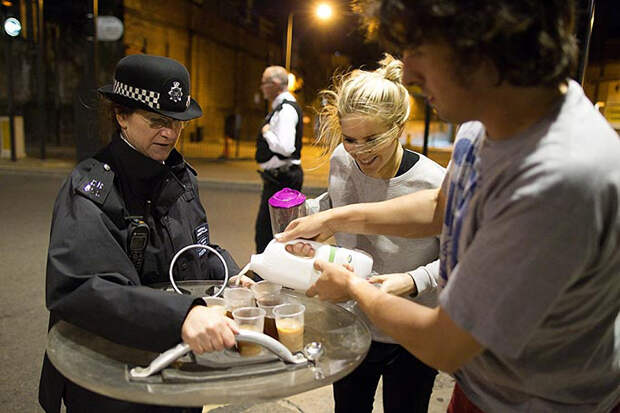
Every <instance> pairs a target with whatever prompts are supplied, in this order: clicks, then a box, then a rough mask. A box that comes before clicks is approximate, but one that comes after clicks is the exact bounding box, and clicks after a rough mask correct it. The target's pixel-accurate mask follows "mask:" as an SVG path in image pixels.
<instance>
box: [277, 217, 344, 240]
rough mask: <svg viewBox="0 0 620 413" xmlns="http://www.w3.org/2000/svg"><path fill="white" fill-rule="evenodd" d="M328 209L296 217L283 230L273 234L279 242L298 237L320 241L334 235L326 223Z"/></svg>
mask: <svg viewBox="0 0 620 413" xmlns="http://www.w3.org/2000/svg"><path fill="white" fill-rule="evenodd" d="M329 212H330V211H324V212H319V213H317V214H312V215H309V216H307V217H303V218H297V219H296V220H294V221H292V222H291V223H290V224H288V226H287V227H286V229H285V230H284V232H281V233H280V234H275V235H274V237H275V239H276V240H278V241H280V242H287V241H291V240H294V239H298V238H303V239H312V240H314V241H318V242H322V241H325V240H326V239H328V238H329V237H331V236H332V235H334V233H333V231H332V230H331V229H330V228H329V226H328V225H327V217H328V216H329Z"/></svg>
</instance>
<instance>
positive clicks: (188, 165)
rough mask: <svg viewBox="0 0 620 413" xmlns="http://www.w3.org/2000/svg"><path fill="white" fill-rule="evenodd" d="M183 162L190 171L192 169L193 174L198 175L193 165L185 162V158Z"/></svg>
mask: <svg viewBox="0 0 620 413" xmlns="http://www.w3.org/2000/svg"><path fill="white" fill-rule="evenodd" d="M183 162H185V166H187V169H189V170H190V171H192V173H193V174H194V176H198V172H196V170H195V169H194V167H193V166H191V165H190V164H189V162H187V161H185V160H184V161H183Z"/></svg>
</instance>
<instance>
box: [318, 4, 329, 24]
mask: <svg viewBox="0 0 620 413" xmlns="http://www.w3.org/2000/svg"><path fill="white" fill-rule="evenodd" d="M316 15H317V17H318V18H319V19H321V20H327V19H329V18H330V17H332V6H330V5H329V4H327V3H321V4H319V5H318V7H317V8H316Z"/></svg>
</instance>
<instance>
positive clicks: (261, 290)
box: [250, 280, 282, 300]
mask: <svg viewBox="0 0 620 413" xmlns="http://www.w3.org/2000/svg"><path fill="white" fill-rule="evenodd" d="M250 289H251V290H252V292H253V293H254V297H255V298H256V300H260V299H261V297H263V296H265V295H280V291H281V290H282V286H281V285H280V284H276V283H272V282H271V281H267V280H263V281H259V282H257V283H256V284H254V285H252V287H250Z"/></svg>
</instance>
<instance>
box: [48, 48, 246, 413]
mask: <svg viewBox="0 0 620 413" xmlns="http://www.w3.org/2000/svg"><path fill="white" fill-rule="evenodd" d="M99 92H100V93H101V94H102V95H103V97H105V98H106V99H105V101H107V104H108V105H109V113H110V118H111V120H112V122H113V123H114V125H115V127H116V132H115V134H114V136H112V140H111V142H110V143H109V144H108V145H107V146H106V147H105V148H104V149H102V150H101V151H100V152H99V153H97V154H96V155H95V156H94V157H92V158H89V159H86V160H84V161H83V162H81V163H80V164H79V165H77V167H76V168H75V169H74V170H73V171H72V172H71V175H70V177H69V178H68V179H67V180H65V182H64V184H63V186H62V188H61V190H60V193H59V194H58V198H57V199H56V203H55V205H54V213H53V217H52V229H51V237H50V245H49V251H48V261H47V274H46V304H47V308H48V309H49V310H50V323H49V326H50V328H51V327H52V326H53V325H54V324H55V323H56V322H57V321H59V320H64V321H66V322H69V323H71V324H74V325H76V326H78V327H81V328H84V329H86V330H89V331H91V332H93V333H95V334H98V335H100V336H102V337H105V338H107V339H109V340H111V341H114V342H116V343H119V344H123V345H126V346H130V347H135V348H140V349H144V350H148V351H154V352H163V351H165V350H167V349H169V348H171V347H173V346H174V345H176V344H178V343H179V342H180V341H184V342H185V343H187V344H189V345H190V347H191V348H192V350H193V351H194V352H195V353H203V352H205V351H213V350H221V349H223V348H224V347H231V346H232V345H234V343H235V339H234V335H235V334H236V333H237V332H238V330H237V326H236V324H235V323H234V321H232V320H230V319H229V318H227V317H223V316H221V315H219V314H218V313H217V311H215V310H211V309H209V308H207V307H205V306H204V302H203V301H202V299H196V298H195V297H192V296H190V295H180V294H170V293H167V292H164V291H161V290H158V289H154V288H150V287H149V285H150V284H154V283H161V282H166V281H167V280H168V269H169V266H170V262H171V260H172V258H173V256H174V254H175V253H176V252H177V251H179V250H180V249H181V248H183V247H185V246H187V245H189V244H204V245H209V246H211V247H212V248H213V249H215V250H216V251H217V252H218V253H219V254H220V255H221V256H222V257H223V258H224V260H225V261H226V262H227V266H228V268H229V271H230V273H231V274H236V273H238V271H239V268H238V266H237V264H236V263H235V262H234V260H233V259H232V257H231V256H230V254H228V252H226V251H225V250H223V249H221V248H220V247H218V246H217V245H214V244H211V243H210V240H209V227H208V224H207V218H206V215H205V210H204V209H203V207H202V205H201V203H200V198H199V196H198V186H197V181H196V171H194V170H193V169H192V168H191V167H190V166H189V165H188V164H187V163H186V162H185V161H184V160H183V157H182V156H181V154H180V153H179V152H177V151H176V150H175V149H174V146H175V144H176V143H177V140H178V139H179V136H180V134H181V130H182V129H183V127H184V126H185V123H186V122H187V121H188V120H190V119H195V118H198V117H200V116H201V115H202V110H201V109H200V106H199V105H198V103H197V102H196V101H194V99H192V98H191V97H190V81H189V73H188V72H187V70H186V69H185V67H184V66H183V65H181V64H180V63H178V62H176V61H174V60H172V59H168V58H165V57H159V56H148V55H132V56H127V57H125V58H123V59H121V60H120V62H119V63H118V64H117V66H116V70H115V73H114V83H113V84H112V85H107V86H104V87H102V88H101V89H99ZM175 267H176V268H175V277H176V278H177V279H180V280H188V279H222V278H223V277H224V266H223V263H222V262H221V261H220V260H219V258H218V257H217V255H216V254H214V253H212V252H209V251H206V250H198V249H194V250H189V251H187V252H185V253H184V254H183V255H182V256H181V257H180V258H179V259H178V260H177V263H176V264H175ZM61 399H64V404H65V405H66V407H67V412H68V413H74V412H132V413H133V412H166V413H168V412H175V413H180V412H189V411H192V412H194V411H195V412H200V411H201V409H184V408H174V407H158V406H152V405H139V404H134V403H127V402H123V401H120V400H115V399H111V398H108V397H105V396H102V395H99V394H95V393H93V392H90V391H88V390H86V389H84V388H82V387H80V386H78V385H76V384H74V383H72V382H71V381H69V380H68V379H66V378H65V377H63V376H62V375H61V374H60V373H59V372H58V371H57V370H56V369H55V368H54V366H53V365H52V364H51V363H50V361H49V359H48V358H47V356H46V357H45V359H44V362H43V371H42V374H41V383H40V387H39V402H40V403H41V405H42V406H43V408H44V409H45V411H46V412H48V413H49V412H59V411H60V400H61Z"/></svg>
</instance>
